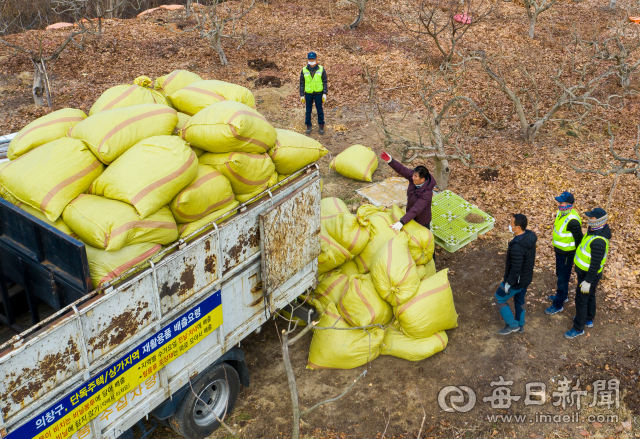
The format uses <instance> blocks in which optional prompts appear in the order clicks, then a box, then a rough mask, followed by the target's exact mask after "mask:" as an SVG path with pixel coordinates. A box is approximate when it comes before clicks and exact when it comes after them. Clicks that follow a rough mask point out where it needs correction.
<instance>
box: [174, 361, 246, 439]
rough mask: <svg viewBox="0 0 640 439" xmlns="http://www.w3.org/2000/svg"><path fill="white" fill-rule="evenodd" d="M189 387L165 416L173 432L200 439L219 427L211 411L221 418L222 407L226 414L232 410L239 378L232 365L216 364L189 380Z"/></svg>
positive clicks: (188, 438) (238, 389) (188, 437)
mask: <svg viewBox="0 0 640 439" xmlns="http://www.w3.org/2000/svg"><path fill="white" fill-rule="evenodd" d="M192 386H193V392H192V391H191V389H189V390H187V393H186V394H185V395H184V397H183V398H182V401H180V404H178V407H177V409H176V411H175V413H174V414H173V416H171V417H170V418H169V424H170V425H171V429H172V430H173V431H175V432H176V433H177V434H179V435H180V436H182V437H184V438H186V439H204V438H206V437H207V436H209V435H210V434H211V433H213V432H214V431H215V430H216V429H217V428H218V427H220V422H218V420H217V419H216V416H215V415H214V414H213V413H211V411H212V410H213V412H215V414H216V415H217V416H218V418H220V419H222V416H223V414H224V413H225V409H226V414H227V416H228V415H229V414H230V413H231V411H232V410H233V407H234V405H235V404H236V401H237V399H238V392H239V391H240V378H239V377H238V372H236V370H235V369H234V368H233V367H231V366H230V365H228V364H227V363H220V364H217V365H216V366H214V367H212V368H211V369H209V371H208V372H207V373H206V374H205V375H202V376H200V377H198V379H196V380H195V381H193V382H192ZM194 393H195V395H198V397H199V399H198V398H196V396H195V395H194ZM200 400H202V401H204V402H205V403H206V404H207V406H205V405H204V404H203V403H202V401H200ZM207 407H208V408H209V409H211V410H208V409H207Z"/></svg>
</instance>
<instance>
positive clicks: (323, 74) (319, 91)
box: [300, 52, 327, 134]
mask: <svg viewBox="0 0 640 439" xmlns="http://www.w3.org/2000/svg"><path fill="white" fill-rule="evenodd" d="M307 60H308V63H307V65H306V66H305V67H304V68H303V69H302V72H300V101H301V102H302V103H303V104H306V105H307V108H306V110H307V111H306V113H305V117H304V123H305V125H306V126H307V130H306V131H305V133H306V134H311V110H313V104H314V102H315V104H316V111H317V112H318V125H319V126H320V127H319V128H320V129H319V131H318V132H319V133H320V134H324V110H323V109H322V104H323V103H324V101H325V100H326V99H327V71H326V70H325V69H324V67H322V66H321V65H318V56H317V55H316V53H315V52H309V54H308V55H307Z"/></svg>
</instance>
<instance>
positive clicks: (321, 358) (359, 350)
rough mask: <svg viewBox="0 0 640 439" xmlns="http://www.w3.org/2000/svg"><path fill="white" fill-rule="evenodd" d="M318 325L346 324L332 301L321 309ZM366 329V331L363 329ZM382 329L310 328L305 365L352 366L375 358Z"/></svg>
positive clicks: (342, 367)
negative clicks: (322, 312) (309, 343)
mask: <svg viewBox="0 0 640 439" xmlns="http://www.w3.org/2000/svg"><path fill="white" fill-rule="evenodd" d="M317 326H318V327H321V328H349V327H350V326H349V324H348V323H347V322H346V321H345V320H344V319H343V318H341V317H340V315H339V314H338V311H337V310H336V306H335V305H334V304H333V303H332V304H330V305H329V307H328V308H327V310H326V311H325V312H324V314H323V315H322V317H320V321H319V322H318V325H317ZM367 332H368V333H367ZM383 339H384V330H383V329H380V328H375V327H374V328H369V329H367V330H366V331H365V330H364V329H353V330H339V329H338V330H336V329H314V330H313V339H311V346H310V347H309V360H308V362H307V369H353V368H354V367H358V366H362V365H364V364H367V363H368V362H371V361H373V360H375V359H376V358H377V357H378V355H380V345H381V344H382V341H383Z"/></svg>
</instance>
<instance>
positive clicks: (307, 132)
mask: <svg viewBox="0 0 640 439" xmlns="http://www.w3.org/2000/svg"><path fill="white" fill-rule="evenodd" d="M304 133H305V134H311V125H307V131H305V132H304Z"/></svg>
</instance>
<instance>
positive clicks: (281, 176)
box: [278, 174, 289, 183]
mask: <svg viewBox="0 0 640 439" xmlns="http://www.w3.org/2000/svg"><path fill="white" fill-rule="evenodd" d="M287 177H289V175H281V174H278V183H280V182H281V181H282V180H284V179H285V178H287Z"/></svg>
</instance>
